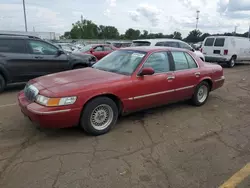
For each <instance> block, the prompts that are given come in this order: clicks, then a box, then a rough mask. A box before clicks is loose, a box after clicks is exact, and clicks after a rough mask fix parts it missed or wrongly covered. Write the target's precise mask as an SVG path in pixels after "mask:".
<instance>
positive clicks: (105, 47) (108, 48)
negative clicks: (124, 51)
mask: <svg viewBox="0 0 250 188" xmlns="http://www.w3.org/2000/svg"><path fill="white" fill-rule="evenodd" d="M111 50H112V48H110V47H109V46H104V51H111Z"/></svg>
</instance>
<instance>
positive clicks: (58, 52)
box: [57, 50, 65, 56]
mask: <svg viewBox="0 0 250 188" xmlns="http://www.w3.org/2000/svg"><path fill="white" fill-rule="evenodd" d="M62 54H65V53H64V51H63V50H58V51H57V55H58V56H60V55H62Z"/></svg>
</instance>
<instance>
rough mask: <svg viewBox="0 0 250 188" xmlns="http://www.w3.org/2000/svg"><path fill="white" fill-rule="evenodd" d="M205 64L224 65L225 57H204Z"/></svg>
mask: <svg viewBox="0 0 250 188" xmlns="http://www.w3.org/2000/svg"><path fill="white" fill-rule="evenodd" d="M205 61H206V62H218V63H224V62H226V61H228V59H227V58H226V57H215V56H205Z"/></svg>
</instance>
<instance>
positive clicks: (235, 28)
mask: <svg viewBox="0 0 250 188" xmlns="http://www.w3.org/2000/svg"><path fill="white" fill-rule="evenodd" d="M237 27H238V26H237V25H236V26H235V27H234V35H236V32H237Z"/></svg>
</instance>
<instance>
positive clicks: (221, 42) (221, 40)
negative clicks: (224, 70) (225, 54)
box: [214, 38, 225, 47]
mask: <svg viewBox="0 0 250 188" xmlns="http://www.w3.org/2000/svg"><path fill="white" fill-rule="evenodd" d="M224 43H225V38H217V39H216V40H215V43H214V46H221V47H223V46H224Z"/></svg>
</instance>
